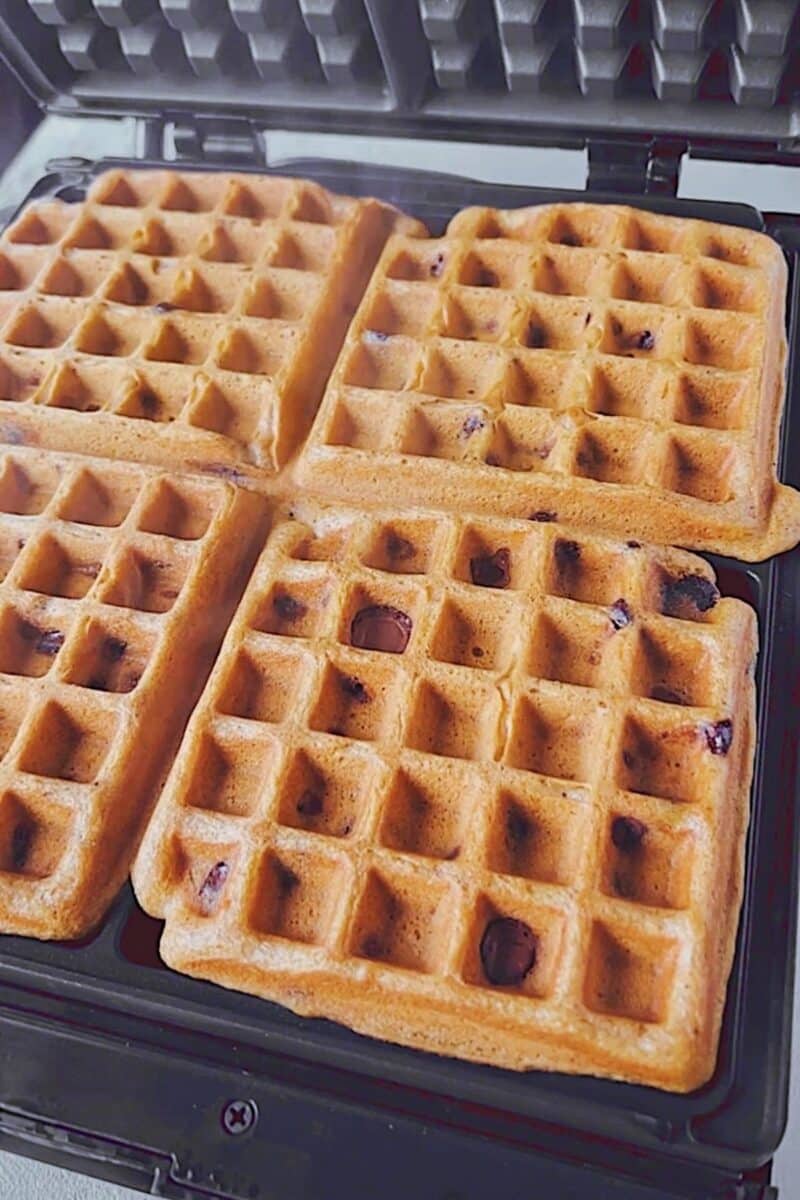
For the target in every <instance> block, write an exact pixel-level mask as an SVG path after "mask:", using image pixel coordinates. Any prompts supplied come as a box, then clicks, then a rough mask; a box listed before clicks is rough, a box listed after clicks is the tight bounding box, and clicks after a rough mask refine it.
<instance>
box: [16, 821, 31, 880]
mask: <svg viewBox="0 0 800 1200" xmlns="http://www.w3.org/2000/svg"><path fill="white" fill-rule="evenodd" d="M33 831H34V827H33V822H32V821H21V822H20V823H19V825H17V827H16V828H15V830H14V832H13V834H12V835H11V866H12V867H13V869H14V870H15V871H21V870H22V868H23V867H24V866H25V864H26V862H27V861H28V855H29V854H30V852H31V843H32V842H33Z"/></svg>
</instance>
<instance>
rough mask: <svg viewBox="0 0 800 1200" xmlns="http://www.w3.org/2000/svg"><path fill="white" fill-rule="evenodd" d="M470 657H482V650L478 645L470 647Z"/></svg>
mask: <svg viewBox="0 0 800 1200" xmlns="http://www.w3.org/2000/svg"><path fill="white" fill-rule="evenodd" d="M472 657H473V658H483V651H482V650H481V648H480V646H473V647H472Z"/></svg>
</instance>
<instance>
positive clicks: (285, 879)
mask: <svg viewBox="0 0 800 1200" xmlns="http://www.w3.org/2000/svg"><path fill="white" fill-rule="evenodd" d="M275 879H276V881H277V884H278V890H279V892H280V893H281V895H282V896H288V895H289V893H290V892H293V891H294V889H295V888H296V887H297V885H298V884H299V882H300V877H299V875H295V873H294V871H292V870H291V869H290V868H289V867H287V866H284V864H283V863H280V862H276V863H275Z"/></svg>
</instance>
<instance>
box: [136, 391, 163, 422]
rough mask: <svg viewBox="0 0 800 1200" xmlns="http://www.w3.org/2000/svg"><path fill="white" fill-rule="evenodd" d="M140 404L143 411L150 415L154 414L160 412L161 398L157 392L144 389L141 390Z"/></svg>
mask: <svg viewBox="0 0 800 1200" xmlns="http://www.w3.org/2000/svg"><path fill="white" fill-rule="evenodd" d="M139 404H140V406H141V409H142V412H144V413H147V414H148V415H149V416H154V415H155V413H157V412H158V409H159V399H158V396H157V395H156V394H155V392H151V391H148V390H146V389H142V391H141V392H139Z"/></svg>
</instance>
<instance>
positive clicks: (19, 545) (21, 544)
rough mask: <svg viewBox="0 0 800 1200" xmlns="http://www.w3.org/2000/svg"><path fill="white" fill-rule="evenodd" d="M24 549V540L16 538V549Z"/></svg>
mask: <svg viewBox="0 0 800 1200" xmlns="http://www.w3.org/2000/svg"><path fill="white" fill-rule="evenodd" d="M24 548H25V538H17V549H18V550H24Z"/></svg>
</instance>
